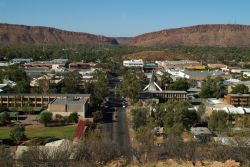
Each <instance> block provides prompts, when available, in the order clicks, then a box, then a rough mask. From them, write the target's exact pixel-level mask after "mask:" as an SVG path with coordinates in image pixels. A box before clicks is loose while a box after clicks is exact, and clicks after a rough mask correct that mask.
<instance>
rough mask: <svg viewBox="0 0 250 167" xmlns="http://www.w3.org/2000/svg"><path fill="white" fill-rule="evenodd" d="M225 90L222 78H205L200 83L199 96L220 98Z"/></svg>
mask: <svg viewBox="0 0 250 167" xmlns="http://www.w3.org/2000/svg"><path fill="white" fill-rule="evenodd" d="M225 91H226V88H225V86H224V85H223V79H222V78H215V79H211V78H210V77H208V78H206V79H205V80H204V81H203V82H202V86H201V92H200V96H201V97H202V98H214V97H216V98H220V97H222V96H223V95H224V94H225Z"/></svg>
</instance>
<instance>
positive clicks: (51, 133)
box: [0, 125, 76, 139]
mask: <svg viewBox="0 0 250 167" xmlns="http://www.w3.org/2000/svg"><path fill="white" fill-rule="evenodd" d="M75 130H76V126H73V125H69V126H62V127H43V126H37V127H32V126H28V127H26V132H25V133H26V136H27V137H28V138H34V137H55V138H59V139H63V138H66V139H72V138H73V135H74V133H75ZM9 133H10V128H6V127H0V139H8V138H9Z"/></svg>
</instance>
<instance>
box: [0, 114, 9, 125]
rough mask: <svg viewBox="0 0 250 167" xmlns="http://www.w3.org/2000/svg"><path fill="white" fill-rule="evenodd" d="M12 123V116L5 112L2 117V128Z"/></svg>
mask: <svg viewBox="0 0 250 167" xmlns="http://www.w3.org/2000/svg"><path fill="white" fill-rule="evenodd" d="M9 123H10V114H9V113H7V112H3V113H2V115H1V116H0V126H4V125H7V124H9Z"/></svg>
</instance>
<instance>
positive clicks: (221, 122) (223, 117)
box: [208, 111, 228, 131]
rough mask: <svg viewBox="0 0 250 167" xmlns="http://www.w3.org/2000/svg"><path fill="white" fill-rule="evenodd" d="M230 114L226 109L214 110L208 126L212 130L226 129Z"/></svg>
mask: <svg viewBox="0 0 250 167" xmlns="http://www.w3.org/2000/svg"><path fill="white" fill-rule="evenodd" d="M227 120H228V114H227V113H226V112H225V111H217V112H213V113H212V115H211V117H210V119H209V121H208V127H209V128H210V129H211V130H218V131H221V130H224V129H226V127H227Z"/></svg>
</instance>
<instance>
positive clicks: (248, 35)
mask: <svg viewBox="0 0 250 167" xmlns="http://www.w3.org/2000/svg"><path fill="white" fill-rule="evenodd" d="M249 39H250V26H247V25H236V24H214V25H213V24H208V25H197V26H191V27H183V28H175V29H166V30H162V31H157V32H151V33H146V34H142V35H139V36H137V37H135V38H133V40H132V41H131V42H130V44H131V45H136V46H159V45H172V46H176V45H181V46H220V47H246V46H249V45H250V40H249Z"/></svg>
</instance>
